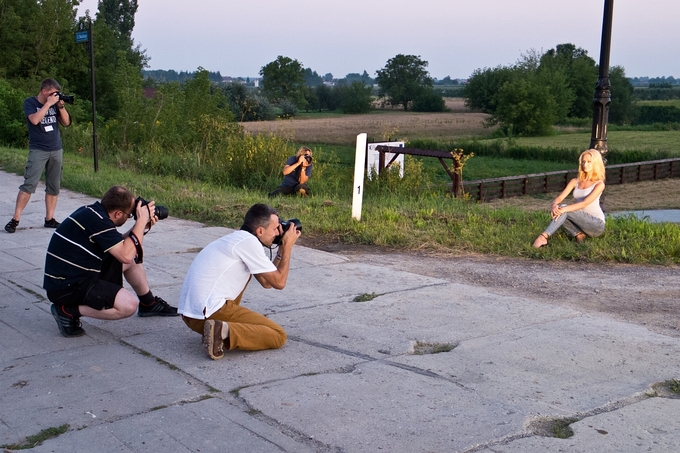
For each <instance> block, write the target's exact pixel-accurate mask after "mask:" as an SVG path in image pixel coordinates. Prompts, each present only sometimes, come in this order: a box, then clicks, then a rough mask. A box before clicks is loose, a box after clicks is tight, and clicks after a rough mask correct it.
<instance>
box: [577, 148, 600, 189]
mask: <svg viewBox="0 0 680 453" xmlns="http://www.w3.org/2000/svg"><path fill="white" fill-rule="evenodd" d="M586 154H589V155H590V158H591V159H592V161H591V163H592V170H590V174H588V173H586V172H585V171H583V168H582V167H581V162H583V156H585V155H586ZM604 178H605V170H604V162H603V161H602V154H600V152H599V151H598V150H596V149H588V150H586V151H583V152H582V153H581V155H580V156H579V157H578V180H579V181H588V180H590V181H604Z"/></svg>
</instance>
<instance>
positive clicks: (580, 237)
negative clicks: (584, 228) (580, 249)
mask: <svg viewBox="0 0 680 453" xmlns="http://www.w3.org/2000/svg"><path fill="white" fill-rule="evenodd" d="M586 237H588V236H586V234H585V233H579V234H577V235H576V236H575V239H576V242H578V243H579V244H580V243H581V242H583V241H585V240H586Z"/></svg>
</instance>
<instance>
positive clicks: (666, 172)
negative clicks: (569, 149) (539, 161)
mask: <svg viewBox="0 0 680 453" xmlns="http://www.w3.org/2000/svg"><path fill="white" fill-rule="evenodd" d="M606 170H607V180H606V182H607V185H614V184H627V183H632V182H640V181H653V180H655V179H666V178H678V177H680V158H673V159H661V160H650V161H647V162H635V163H632V164H617V165H607V168H606ZM577 176H578V170H564V171H551V172H548V173H536V174H532V175H522V176H508V177H504V178H490V179H479V180H477V181H463V191H464V192H465V194H466V195H467V196H469V197H470V198H471V199H473V200H479V201H490V200H494V199H496V198H509V197H516V196H520V195H531V194H537V193H549V192H560V191H562V190H563V189H564V187H565V186H566V185H567V183H568V182H569V181H570V180H571V179H573V178H575V177H577Z"/></svg>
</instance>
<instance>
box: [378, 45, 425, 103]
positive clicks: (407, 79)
mask: <svg viewBox="0 0 680 453" xmlns="http://www.w3.org/2000/svg"><path fill="white" fill-rule="evenodd" d="M427 64H428V63H427V61H424V60H421V59H420V56H416V55H402V54H399V55H397V56H395V57H394V58H391V59H389V60H388V61H387V64H386V65H385V67H384V68H383V69H380V70H378V71H377V74H378V77H376V82H377V83H378V85H379V86H380V96H381V97H385V98H387V101H388V102H389V103H390V105H392V106H395V105H401V106H403V107H404V110H408V108H409V103H410V102H412V101H413V100H414V99H416V98H417V97H418V96H419V95H420V94H421V93H422V92H423V90H424V89H426V88H428V87H429V88H432V85H433V84H434V80H433V79H432V77H430V75H429V73H428V72H427V70H425V68H426V67H427Z"/></svg>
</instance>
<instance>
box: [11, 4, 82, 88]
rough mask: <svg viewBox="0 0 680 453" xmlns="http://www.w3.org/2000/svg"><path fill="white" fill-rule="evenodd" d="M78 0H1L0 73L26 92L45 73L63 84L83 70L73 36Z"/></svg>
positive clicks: (75, 78) (80, 52)
mask: <svg viewBox="0 0 680 453" xmlns="http://www.w3.org/2000/svg"><path fill="white" fill-rule="evenodd" d="M78 3H79V2H78V1H77V0H42V1H37V0H2V2H0V55H2V58H0V77H3V78H6V79H9V80H13V81H16V82H17V83H15V85H22V88H24V89H25V90H27V91H28V92H34V91H35V90H36V84H39V83H40V80H42V79H44V78H46V77H52V78H55V79H58V80H59V82H60V83H61V85H62V87H63V86H67V85H69V84H68V81H69V80H77V79H79V75H84V74H86V69H87V68H88V66H87V64H86V63H87V60H86V54H85V53H84V52H83V51H82V49H81V48H82V46H80V45H77V44H76V43H75V40H74V39H73V34H74V32H75V30H76V7H77V5H78Z"/></svg>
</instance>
